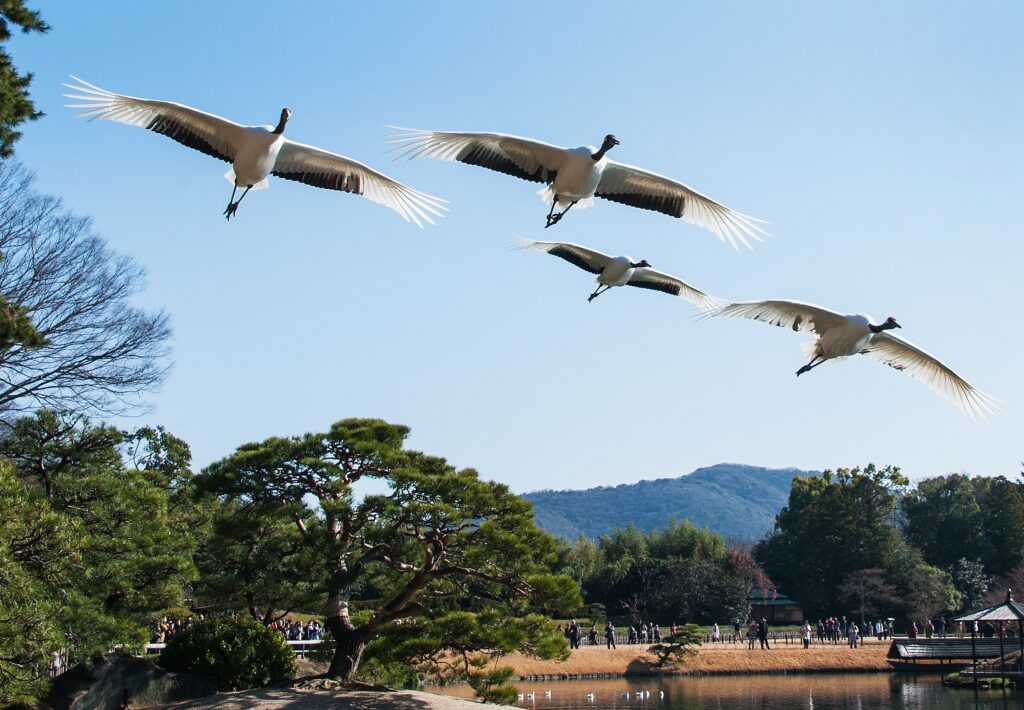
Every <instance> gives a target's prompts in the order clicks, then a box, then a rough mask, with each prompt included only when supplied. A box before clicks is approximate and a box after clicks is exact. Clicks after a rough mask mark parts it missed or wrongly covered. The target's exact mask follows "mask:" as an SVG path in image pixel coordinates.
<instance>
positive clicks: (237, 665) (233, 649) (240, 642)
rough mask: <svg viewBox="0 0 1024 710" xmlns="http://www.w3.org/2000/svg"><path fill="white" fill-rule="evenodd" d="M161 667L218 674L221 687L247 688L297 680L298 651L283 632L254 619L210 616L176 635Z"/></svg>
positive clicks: (208, 674)
mask: <svg viewBox="0 0 1024 710" xmlns="http://www.w3.org/2000/svg"><path fill="white" fill-rule="evenodd" d="M160 665H161V666H163V667H164V668H166V669H167V670H170V671H177V672H185V673H201V674H203V675H206V676H209V677H211V678H214V679H215V680H216V681H217V689H218V690H221V691H225V690H244V689H246V688H258V687H262V686H265V685H270V684H271V683H276V682H279V681H282V680H287V679H289V678H292V677H293V676H294V675H295V653H294V652H293V651H292V650H291V648H290V647H289V646H288V644H287V643H286V642H285V639H284V636H282V635H281V633H280V632H277V631H273V630H271V629H268V628H266V627H265V626H263V625H262V624H260V623H259V622H257V621H254V620H252V619H250V618H248V617H239V618H237V619H207V620H206V621H200V622H198V623H196V624H195V625H193V626H192V628H191V629H188V630H187V631H183V632H179V633H178V634H176V635H175V636H174V637H173V638H172V639H171V640H170V641H169V642H168V643H167V648H165V649H164V650H163V653H161V654H160Z"/></svg>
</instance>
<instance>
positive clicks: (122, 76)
mask: <svg viewBox="0 0 1024 710" xmlns="http://www.w3.org/2000/svg"><path fill="white" fill-rule="evenodd" d="M30 4H31V5H33V6H35V7H39V8H40V9H41V10H42V13H43V15H44V18H45V19H46V21H48V22H49V23H50V24H51V25H52V27H53V29H52V31H51V32H50V33H48V34H47V35H42V36H39V35H31V36H27V37H23V36H18V37H16V38H15V39H14V40H13V41H12V42H11V43H10V47H11V52H12V54H13V57H14V60H15V63H16V65H17V66H18V67H19V68H20V69H23V70H30V71H33V72H34V73H35V81H34V83H33V85H32V95H33V98H34V99H35V101H36V102H37V104H38V105H39V107H40V108H41V109H42V110H44V111H45V112H46V114H47V115H46V116H45V117H44V118H43V119H41V120H39V121H37V122H35V123H33V124H31V125H29V126H27V127H26V128H25V131H24V134H25V135H24V138H23V139H22V140H21V142H20V143H18V146H17V156H18V158H19V159H20V160H21V161H23V162H24V163H25V164H26V165H27V166H28V167H29V168H31V169H32V170H34V171H35V172H36V174H37V176H38V181H37V187H38V188H39V189H40V190H41V191H43V192H46V193H49V194H53V195H58V196H61V197H62V198H63V199H64V200H65V203H66V205H67V206H68V207H69V208H70V209H71V210H73V211H74V212H76V213H78V214H83V215H90V216H92V218H93V219H94V222H95V228H96V230H97V232H99V233H100V234H102V235H103V236H105V237H106V238H107V239H108V240H109V242H110V243H111V244H112V245H113V246H114V247H115V248H117V249H118V250H120V251H121V252H124V253H128V254H130V255H132V256H133V257H134V258H135V259H136V260H138V261H139V262H140V263H141V264H142V265H143V266H144V267H145V268H146V269H147V272H148V278H149V287H148V289H147V290H146V292H145V294H144V296H143V298H142V301H141V303H142V305H145V306H146V307H149V308H164V309H166V310H167V311H168V312H169V313H170V315H171V317H172V322H173V326H174V329H175V335H174V341H173V346H174V369H173V372H172V374H171V376H170V378H169V379H168V381H167V383H166V384H165V386H164V387H163V388H162V390H161V391H160V392H158V393H155V394H154V395H153V396H152V397H151V398H150V402H151V403H152V409H151V411H150V412H149V413H148V414H147V415H146V416H145V417H143V418H142V419H141V420H139V421H137V422H136V423H142V422H143V421H144V422H147V423H148V422H151V423H159V424H163V425H165V426H166V427H167V428H168V429H169V430H170V431H172V432H174V433H175V434H177V435H178V436H181V437H183V438H184V439H186V440H187V441H188V442H189V443H190V444H191V446H192V449H193V452H194V455H195V460H196V464H197V466H202V465H205V464H207V463H209V462H211V461H213V460H216V459H217V458H220V457H221V456H224V455H226V454H228V453H230V452H231V451H233V450H234V448H235V447H236V446H238V445H240V444H242V443H245V442H247V441H254V440H260V439H262V438H265V437H268V436H272V435H291V434H299V433H302V432H305V431H312V430H317V431H322V430H324V429H325V428H326V427H327V426H329V424H330V423H331V422H333V421H335V420H337V419H341V418H344V417H351V416H373V417H383V418H385V419H388V420H390V421H394V422H400V423H403V424H406V425H408V426H410V427H411V428H412V436H411V438H410V445H411V446H412V447H414V448H418V449H422V450H424V451H427V452H430V453H433V454H437V455H442V456H446V457H448V458H449V459H450V460H451V461H452V462H453V463H455V464H457V465H459V466H473V467H476V468H477V469H479V470H480V471H481V473H482V474H483V475H484V476H485V477H487V478H491V479H496V480H500V481H503V482H505V483H508V484H509V485H510V486H511V487H512V488H513V490H516V491H528V490H535V489H538V488H585V487H591V486H595V485H607V484H617V483H621V482H631V481H635V480H639V479H642V478H655V477H665V476H676V475H680V474H683V473H687V472H689V471H691V470H693V469H694V468H696V467H699V466H704V465H710V464H714V463H717V462H722V461H728V462H740V463H749V464H756V465H764V466H772V467H782V466H798V467H801V468H826V467H836V466H854V465H858V464H866V463H868V462H875V463H877V464H879V465H882V464H888V463H892V464H897V465H900V466H902V467H903V469H904V471H905V472H907V473H908V474H910V475H911V476H912V477H921V476H928V475H937V474H943V473H950V472H958V471H962V472H967V473H970V474H992V475H995V474H1003V475H1006V476H1010V477H1012V476H1015V475H1016V474H1017V473H1018V472H1019V471H1020V467H1021V464H1020V461H1021V459H1022V458H1024V444H1022V440H1021V430H1022V424H1024V414H1022V411H1024V409H1022V403H1024V378H1022V375H1021V352H1022V350H1024V333H1022V328H1021V308H1020V304H1021V275H1022V273H1024V269H1022V267H1024V240H1022V238H1021V237H1022V234H1021V232H1022V230H1021V226H1020V208H1021V194H1022V192H1024V141H1022V140H1021V138H1022V127H1024V43H1022V42H1021V41H1020V28H1021V27H1022V26H1024V4H1021V3H1013V2H985V3H969V2H961V3H949V2H931V1H927V2H925V1H922V2H895V3H894V2H859V1H858V2H828V3H820V2H788V3H763V2H727V3H711V2H702V3H695V2H685V3H684V2H663V3H643V2H636V3H620V2H574V3H569V2H565V3H562V2H555V3H552V2H514V3H512V2H504V3H480V2H444V3H414V2H389V3H354V2H349V3H338V2H326V1H325V2H301V3H282V2H257V1H254V0H250V1H247V2H191V1H188V0H182V1H181V2H176V3H149V2H127V1H126V2H113V1H112V2H102V3H82V2H77V1H71V0H66V1H64V2H48V3H45V4H44V3H39V2H32V3H30ZM68 74H75V75H77V76H80V77H82V78H84V79H86V80H87V81H90V82H92V83H95V84H97V85H99V86H101V87H104V88H106V89H109V90H112V91H116V92H119V93H124V94H130V95H134V96H141V97H145V98H154V99H166V100H172V101H178V102H181V103H186V104H188V105H191V106H194V107H196V108H200V109H203V110H206V111H208V112H211V113H215V114H219V115H222V116H225V117H228V118H231V119H232V120H235V121H237V122H240V123H246V124H273V123H275V122H276V120H277V117H278V114H279V112H280V109H281V108H282V107H283V106H288V107H290V108H291V109H292V110H293V112H294V113H293V116H292V119H291V122H290V123H289V124H288V130H287V135H288V136H289V137H290V138H292V139H293V140H297V141H300V142H304V143H311V144H314V145H318V146H320V147H322V148H325V149H327V150H331V151H334V152H339V153H342V154H344V155H348V156H351V157H353V158H356V159H358V160H362V161H363V162H366V163H368V164H370V165H371V166H374V167H376V168H378V169H381V170H383V171H384V172H386V173H388V174H390V175H391V176H392V177H394V178H396V179H399V180H401V181H403V182H405V183H406V184H408V185H410V186H412V187H415V188H418V189H420V190H423V191H426V192H429V193H432V194H435V195H438V196H440V197H444V198H446V199H448V200H450V203H451V204H450V207H451V212H450V214H449V215H448V216H447V217H446V218H445V219H443V220H441V221H440V222H439V223H438V224H437V225H436V226H434V227H427V228H426V229H422V230H420V229H417V228H415V227H414V226H411V225H408V224H406V223H405V222H403V221H402V219H401V218H400V217H399V216H398V215H397V214H396V213H394V212H392V211H391V210H389V209H387V208H384V207H381V206H379V205H376V204H374V203H371V202H369V201H367V200H363V199H359V198H356V197H353V196H351V195H346V194H341V193H335V192H329V191H324V190H317V189H314V188H311V187H308V186H304V185H299V184H297V183H290V182H285V181H282V180H275V179H274V178H271V187H270V189H269V190H267V191H263V192H257V193H253V194H251V195H249V197H248V198H246V201H245V202H244V203H243V204H242V206H241V208H240V210H239V212H238V216H237V219H234V220H232V221H231V222H227V221H225V220H224V218H223V217H222V216H221V212H222V211H223V209H224V206H225V205H226V204H227V200H228V197H229V195H230V192H231V187H230V184H229V183H228V182H226V181H225V180H224V179H223V177H222V175H223V173H224V172H225V170H226V169H227V167H228V166H227V165H226V164H224V163H222V162H220V161H216V160H214V159H212V158H209V157H207V156H205V155H202V154H200V153H197V152H194V151H191V150H189V149H187V148H185V147H183V146H180V145H178V144H177V143H175V142H173V141H171V140H168V139H167V138H164V137H162V136H158V135H156V134H153V133H149V132H147V131H144V130H142V129H139V128H133V127H128V126H124V125H121V124H116V123H112V122H107V121H97V122H94V123H91V124H89V123H86V122H84V121H80V120H75V119H74V118H73V116H74V112H73V111H72V110H70V109H67V108H64V107H63V104H64V103H65V101H66V100H65V99H64V98H62V96H61V93H62V91H63V89H62V87H61V82H62V81H65V80H67V75H68ZM384 124H397V125H402V126H411V127H416V128H427V129H434V130H475V131H494V132H504V133H512V134H517V135H522V136H528V137H532V138H537V139H540V140H544V141H548V142H551V143H555V144H559V145H565V146H577V145H585V144H596V143H599V142H600V141H601V139H602V138H603V136H604V135H605V134H606V133H614V134H615V135H616V136H618V138H619V139H620V140H621V142H622V144H621V145H620V146H618V147H617V148H615V150H614V152H613V153H612V155H611V157H612V158H614V159H616V160H619V161H622V162H627V163H631V164H634V165H640V166H643V167H646V168H648V169H651V170H654V171H656V172H659V173H662V174H665V175H669V176H671V177H674V178H677V179H680V180H682V181H684V182H686V183H687V184H689V185H691V186H692V187H694V188H696V189H698V190H700V191H702V192H704V193H705V194H708V195H710V196H712V197H714V198H715V199H718V200H720V201H721V202H723V203H724V204H726V205H728V206H730V207H732V208H733V209H736V210H738V211H741V212H745V213H747V214H751V215H755V216H758V217H762V218H764V219H768V220H771V222H772V225H771V226H770V227H769V229H770V231H771V232H772V237H771V238H770V239H769V240H767V241H766V242H765V243H763V244H760V245H757V246H756V247H755V249H754V250H752V251H747V250H743V251H741V252H736V251H734V250H733V249H732V248H730V247H728V246H725V245H723V244H721V243H720V242H718V240H717V239H716V238H715V237H714V236H713V235H712V234H711V233H710V232H706V231H704V230H701V229H699V228H697V227H695V226H693V225H690V224H687V223H685V222H683V221H681V220H676V219H672V218H670V217H667V216H665V215H661V214H658V213H653V212H646V211H642V210H637V209H633V208H630V207H626V206H623V205H618V204H615V203H610V202H606V201H599V203H598V204H597V205H596V206H595V207H594V208H593V209H590V210H586V211H581V212H579V213H578V214H577V213H575V212H571V213H570V214H569V215H568V216H567V217H566V218H565V220H563V221H562V222H561V223H560V224H559V225H558V226H557V227H555V228H553V229H550V230H544V229H542V227H543V225H544V215H545V214H546V210H547V207H546V206H545V205H544V204H542V203H541V201H540V199H539V197H538V196H537V195H536V194H535V192H536V190H537V188H538V187H539V186H537V185H535V184H533V183H527V182H523V181H520V180H517V179H514V178H511V177H508V176H505V175H501V174H498V173H493V172H489V171H486V170H483V169H480V168H475V167H471V166H467V165H462V164H458V163H446V162H440V161H436V160H419V161H413V162H406V161H402V162H391V157H390V156H388V155H386V154H385V152H386V150H387V149H388V146H387V144H385V143H384V142H383V140H382V138H383V137H384V135H385V134H387V133H388V132H389V131H388V129H387V128H385V126H384ZM514 234H520V235H523V236H525V237H528V238H532V239H557V240H559V241H570V242H577V243H581V244H584V245H588V246H591V247H594V248H597V249H600V250H602V251H606V252H611V253H614V254H628V255H630V256H632V257H634V258H636V259H641V258H644V259H647V260H648V261H649V262H650V263H651V264H652V265H654V266H655V267H656V268H659V269H661V270H663V271H667V272H669V273H672V274H675V275H677V276H679V277H681V278H684V279H686V280H688V281H690V282H691V283H693V284H694V285H696V286H698V287H700V288H702V289H704V290H706V291H708V292H710V293H712V294H715V295H718V296H721V297H725V298H730V299H735V300H747V299H761V298H792V299H797V300H803V301H809V302H811V303H817V304H820V305H822V306H826V307H829V308H832V309H835V310H838V311H841V312H846V313H858V312H864V313H869V314H872V315H873V316H875V318H877V319H884V318H885V317H886V316H887V315H893V316H895V317H896V318H897V320H899V322H900V323H901V324H902V326H903V330H901V331H900V335H901V336H903V337H906V338H907V339H909V340H911V341H913V342H914V343H916V344H917V345H919V346H921V347H924V348H925V349H927V350H929V351H930V352H932V353H934V354H936V355H938V356H939V357H941V358H942V359H943V360H944V361H945V362H946V363H947V364H949V365H950V366H952V367H953V368H954V369H955V370H956V371H957V372H958V373H960V374H961V375H962V376H964V377H965V378H967V379H968V380H969V381H971V382H972V383H973V384H975V385H976V386H978V387H979V388H980V389H982V390H984V391H986V392H988V393H989V394H991V395H993V396H995V397H997V398H999V399H1000V400H1002V402H1003V407H1004V411H1003V412H1002V414H1001V415H1000V416H998V417H997V418H995V419H994V420H990V421H989V422H987V423H976V422H973V421H971V420H970V419H969V418H968V417H966V416H965V415H963V414H962V413H961V412H960V411H959V410H958V409H957V408H956V407H955V406H954V405H952V404H951V403H949V402H948V401H946V400H944V399H942V398H940V397H939V396H938V395H936V394H935V393H933V392H932V391H930V390H929V389H928V388H927V387H926V386H925V385H923V384H921V383H919V382H916V381H914V380H913V379H911V378H910V377H908V376H906V375H904V374H901V373H898V372H896V371H895V370H891V369H889V368H886V367H883V366H881V365H879V364H878V363H876V362H874V361H872V360H869V359H868V358H862V357H856V358H852V359H850V360H848V361H846V362H842V363H838V364H832V363H830V364H828V365H826V366H825V367H821V368H819V369H816V370H814V372H812V373H810V374H808V375H806V376H803V377H800V378H799V380H798V379H797V378H796V377H794V374H793V373H794V372H795V371H796V369H797V368H798V367H799V366H800V365H802V364H803V363H804V357H803V355H802V354H801V351H800V347H799V346H800V342H801V340H802V339H805V338H806V337H807V336H805V335H803V334H796V333H793V332H790V331H786V330H783V329H779V328H771V327H769V326H767V325H764V324H761V323H755V322H752V321H733V320H697V319H695V318H693V317H692V309H690V308H689V306H688V305H687V304H686V303H685V302H683V301H681V300H678V299H673V298H671V297H669V296H667V295H665V294H661V293H657V292H651V291H646V290H641V289H615V290H613V291H611V292H610V293H608V294H607V295H605V296H602V297H601V298H600V299H598V300H596V301H594V302H593V303H590V304H588V303H587V301H586V297H587V295H588V294H589V293H590V292H591V291H592V290H593V283H592V277H591V276H590V275H589V274H587V273H585V272H583V271H580V270H578V269H576V268H575V267H573V266H572V265H570V264H568V263H566V262H563V261H561V260H559V259H555V258H552V257H550V256H547V255H545V254H541V253H534V252H517V251H512V250H510V249H509V244H510V243H512V242H513V240H514V237H513V235H514Z"/></svg>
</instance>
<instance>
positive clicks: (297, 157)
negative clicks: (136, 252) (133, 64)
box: [64, 76, 447, 227]
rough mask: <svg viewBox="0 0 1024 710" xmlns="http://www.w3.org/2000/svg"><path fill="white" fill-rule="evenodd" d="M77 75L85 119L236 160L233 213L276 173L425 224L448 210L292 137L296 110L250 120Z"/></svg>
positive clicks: (76, 86) (437, 201)
mask: <svg viewBox="0 0 1024 710" xmlns="http://www.w3.org/2000/svg"><path fill="white" fill-rule="evenodd" d="M71 78H72V79H73V80H74V81H76V82H78V83H77V84H64V86H66V87H67V88H69V89H71V90H72V91H74V92H75V93H72V94H64V96H66V97H67V98H70V99H75V100H77V101H80V102H83V103H74V104H67V106H68V107H69V108H80V109H86V110H85V111H84V112H83V113H81V114H79V118H88V119H89V120H90V121H92V120H95V119H97V118H102V119H107V120H109V121H117V122H118V123H124V124H127V125H129V126H140V127H142V128H146V129H149V130H151V131H154V132H156V133H160V134H163V135H165V136H167V137H168V138H172V139H173V140H176V141H178V142H179V143H181V144H182V145H185V146H188V147H189V148H192V149H194V150H198V151H199V152H201V153H206V154H207V155H211V156H213V157H214V158H219V159H220V160H223V161H225V162H228V163H231V164H232V169H231V170H229V171H228V172H227V174H226V175H225V176H224V177H226V178H227V179H228V180H229V181H230V182H231V183H232V184H233V185H234V189H232V191H231V200H230V201H229V202H228V206H227V208H225V210H224V216H225V217H227V218H228V219H231V217H232V216H233V215H234V214H235V211H236V210H237V209H238V205H239V204H240V203H241V202H242V200H243V199H244V198H245V196H246V195H247V194H248V193H249V190H260V189H263V188H265V187H268V186H269V182H268V180H267V177H268V176H270V175H274V176H276V177H280V178H284V179H285V180H295V181H297V182H302V183H305V184H307V185H312V186H313V187H322V188H326V189H328V190H339V191H341V192H351V193H353V194H356V195H362V196H363V197H365V198H367V199H369V200H372V201H373V202H377V203H379V204H382V205H385V206H387V207H390V208H391V209H393V210H395V211H396V212H398V214H400V215H402V218H403V219H405V221H406V222H410V221H411V222H413V223H415V224H416V226H418V227H422V226H423V225H422V222H428V223H430V224H433V220H432V219H431V215H433V216H435V217H440V216H442V214H441V211H442V210H446V209H447V208H446V207H445V206H444V204H445V202H446V201H445V200H442V199H440V198H438V197H433V196H431V195H428V194H426V193H423V192H420V191H418V190H413V189H412V188H410V187H406V186H405V185H403V184H402V183H400V182H397V181H395V180H392V179H391V178H389V177H388V176H386V175H384V174H383V173H379V172H377V171H376V170H373V169H372V168H369V167H367V166H366V165H363V164H362V163H359V162H357V161H355V160H352V159H351V158H346V157H344V156H341V155H337V154H335V153H328V152H327V151H325V150H321V149H320V148H316V147H314V146H311V145H304V144H302V143H296V142H294V141H290V140H288V139H287V138H285V137H284V129H285V126H286V125H287V123H288V119H289V118H291V115H292V112H291V109H288V108H284V109H281V118H280V120H279V121H278V123H277V126H276V127H275V126H242V125H239V124H237V123H234V122H232V121H229V120H227V119H226V118H221V117H220V116H214V115H213V114H209V113H205V112H203V111H200V110H198V109H194V108H191V107H190V106H185V105H184V104H177V103H172V102H170V101H153V100H150V99H139V98H135V97H134V96H123V95H121V94H114V93H111V92H109V91H106V90H105V89H101V88H99V87H98V86H93V85H92V84H90V83H88V82H85V81H83V80H81V79H79V78H78V77H76V76H72V77H71ZM240 187H241V188H245V191H244V192H243V193H242V196H241V197H239V198H238V201H237V202H236V201H235V193H236V192H237V191H238V188H240Z"/></svg>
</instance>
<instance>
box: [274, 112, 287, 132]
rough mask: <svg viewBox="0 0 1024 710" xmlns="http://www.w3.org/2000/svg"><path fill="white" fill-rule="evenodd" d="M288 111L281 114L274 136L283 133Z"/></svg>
mask: <svg viewBox="0 0 1024 710" xmlns="http://www.w3.org/2000/svg"><path fill="white" fill-rule="evenodd" d="M288 116H289V114H288V109H285V110H284V111H282V112H281V120H280V121H278V122H277V128H275V129H274V134H275V135H278V136H279V135H281V134H282V133H284V127H285V126H286V125H288Z"/></svg>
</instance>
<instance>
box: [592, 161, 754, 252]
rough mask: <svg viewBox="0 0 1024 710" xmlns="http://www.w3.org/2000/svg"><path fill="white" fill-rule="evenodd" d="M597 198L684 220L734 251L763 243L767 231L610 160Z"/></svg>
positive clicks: (691, 193) (691, 192)
mask: <svg viewBox="0 0 1024 710" xmlns="http://www.w3.org/2000/svg"><path fill="white" fill-rule="evenodd" d="M595 194H596V195H597V196H598V197H603V198H604V199H606V200H612V201H613V202H621V203H623V204H626V205H632V206H633V207H639V208H641V209H645V210H654V211H655V212H662V213H664V214H667V215H671V216H672V217H681V218H683V219H684V220H686V221H687V222H689V223H690V224H695V225H697V226H698V227H703V228H705V229H707V230H709V231H711V232H712V233H713V234H714V235H715V236H717V237H718V238H719V239H720V240H721V241H723V242H725V241H728V242H729V244H731V245H732V246H733V248H734V249H738V248H739V247H738V246H737V242H741V243H742V244H743V245H744V246H745V247H747V248H748V249H750V248H751V245H750V241H749V240H748V238H749V239H754V240H756V241H759V242H760V241H763V240H762V239H761V236H762V235H764V236H769V234H768V232H766V231H765V230H763V229H761V227H759V226H757V223H762V224H764V223H765V222H764V220H761V219H757V218H756V217H750V216H748V215H745V214H741V213H740V212H736V211H734V210H731V209H729V208H728V207H726V206H725V205H723V204H721V203H719V202H716V201H715V200H712V199H711V198H710V197H707V196H706V195H702V194H701V193H699V192H697V191H696V190H694V189H693V188H691V187H687V186H686V185H684V184H683V183H681V182H677V181H675V180H673V179H671V178H667V177H665V176H663V175H658V174H657V173H652V172H650V171H648V170H644V169H642V168H637V167H634V166H632V165H624V164H622V163H616V162H615V161H614V160H609V161H608V165H607V166H606V167H605V169H604V173H603V174H602V175H601V182H600V183H599V184H598V186H597V192H596V193H595Z"/></svg>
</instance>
